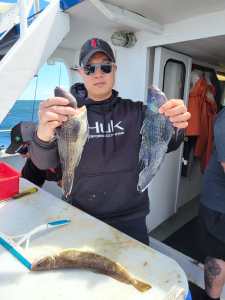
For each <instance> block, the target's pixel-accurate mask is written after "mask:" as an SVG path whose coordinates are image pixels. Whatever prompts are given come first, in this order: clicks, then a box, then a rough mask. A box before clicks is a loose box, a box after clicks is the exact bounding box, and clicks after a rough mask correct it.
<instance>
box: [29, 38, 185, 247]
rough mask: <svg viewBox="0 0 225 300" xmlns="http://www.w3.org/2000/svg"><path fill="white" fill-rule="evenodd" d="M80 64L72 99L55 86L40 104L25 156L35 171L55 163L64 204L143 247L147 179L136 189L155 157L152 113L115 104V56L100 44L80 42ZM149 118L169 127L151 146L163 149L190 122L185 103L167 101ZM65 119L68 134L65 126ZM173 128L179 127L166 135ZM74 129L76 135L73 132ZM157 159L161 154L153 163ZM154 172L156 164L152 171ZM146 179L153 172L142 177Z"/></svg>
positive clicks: (173, 142)
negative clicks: (52, 93) (59, 166)
mask: <svg viewBox="0 0 225 300" xmlns="http://www.w3.org/2000/svg"><path fill="white" fill-rule="evenodd" d="M79 65H80V66H79V68H78V72H79V74H80V75H81V77H82V79H83V81H84V84H81V83H77V84H75V85H73V86H72V87H71V93H72V95H73V96H74V98H75V99H72V98H73V97H72V95H71V94H70V93H67V92H65V91H62V90H61V89H58V90H56V92H55V95H56V97H53V98H51V99H48V100H46V101H44V102H43V103H42V104H41V106H40V112H39V125H38V129H37V132H36V134H35V135H34V138H33V143H32V145H31V158H32V160H33V162H34V163H35V164H36V165H37V166H38V167H39V168H41V169H47V168H54V167H55V166H56V165H57V164H58V162H59V159H60V160H61V164H62V169H63V174H64V179H63V190H64V196H65V200H66V201H68V202H69V203H71V204H72V205H74V206H76V207H78V208H79V209H81V210H83V211H85V212H87V213H89V214H91V215H93V216H95V217H97V218H99V219H101V220H103V221H104V222H106V223H108V224H110V225H112V226H114V227H115V228H117V229H119V230H121V231H123V232H125V233H127V234H128V235H130V236H132V237H134V238H135V239H137V240H139V241H141V242H143V243H145V244H148V234H147V228H146V224H145V218H146V215H147V214H148V213H149V200H148V193H147V190H146V188H147V186H148V184H149V180H150V179H149V180H148V182H147V184H145V185H144V187H143V188H142V187H141V188H140V185H138V184H139V183H140V178H139V174H140V172H141V171H142V170H143V164H144V166H145V168H147V167H149V166H151V163H150V164H149V160H151V157H152V158H153V157H154V156H152V155H151V154H152V153H151V152H152V151H149V149H150V148H151V147H152V145H150V146H149V147H150V148H149V147H148V145H149V144H148V142H149V136H147V137H146V136H144V134H145V132H147V131H148V130H146V129H148V128H150V130H153V134H155V132H154V130H155V128H156V126H151V119H150V115H151V114H149V111H150V110H151V108H149V107H147V106H145V105H144V104H143V103H142V102H133V101H131V100H128V99H122V98H120V97H119V95H118V92H117V91H115V90H114V89H113V86H114V82H115V76H116V70H117V66H116V61H115V57H114V53H113V51H112V49H111V47H110V45H109V44H108V43H107V42H105V41H104V40H101V39H98V38H93V39H90V40H88V41H86V42H85V43H84V45H83V46H82V48H81V52H80V58H79ZM57 91H58V92H57ZM157 92H158V91H157ZM157 95H159V97H163V98H161V99H163V101H161V102H160V103H161V104H162V103H164V102H165V101H164V100H165V97H164V96H163V95H162V93H161V92H158V94H157ZM157 97H158V96H157ZM74 103H75V104H74ZM154 110H155V107H154V108H153V111H154ZM146 111H148V113H146ZM154 113H156V116H159V118H161V119H160V122H159V123H157V122H158V119H154V120H156V122H155V123H154V125H157V124H159V125H160V126H161V125H162V118H163V119H164V120H167V121H168V120H169V122H170V124H171V125H172V126H170V127H171V128H172V129H171V128H170V129H169V130H167V129H168V128H169V127H168V126H167V125H166V124H167V123H165V122H164V123H163V124H164V127H163V129H161V130H160V132H159V131H157V134H155V136H156V137H157V147H160V149H161V145H163V147H164V148H163V149H164V150H163V152H166V151H167V152H169V151H172V150H175V149H177V147H178V146H179V145H180V144H181V142H182V139H183V129H184V128H186V127H187V125H188V123H187V121H188V119H189V118H190V114H189V113H188V112H187V109H186V107H185V105H184V102H183V101H182V100H180V99H171V100H168V101H166V102H165V103H164V104H162V105H161V106H160V108H159V109H158V108H157V109H156V110H155V111H154ZM81 115H82V118H81V117H80V116H81ZM71 120H73V121H72V124H73V125H72V126H73V130H72V131H71V126H69V125H68V124H71ZM146 120H147V121H148V122H146ZM86 122H88V126H86ZM149 126H150V127H149ZM143 127H144V129H145V130H143ZM82 128H83V129H82ZM86 128H87V129H88V131H87V132H86ZM160 128H161V127H160ZM174 128H177V129H179V130H177V132H176V134H173V135H172V134H171V135H170V133H171V130H173V131H174ZM64 129H66V130H64ZM67 129H68V130H67ZM81 129H82V134H79V133H80V130H81ZM71 132H73V133H74V147H73V144H72V141H71V140H70V138H69V136H70V137H71ZM165 136H166V137H167V141H166V138H165ZM171 136H172V137H171ZM159 137H160V138H159ZM57 143H58V145H59V147H58V145H57ZM165 145H166V147H165ZM153 146H155V145H153ZM167 146H168V147H167ZM157 147H156V148H155V149H158V148H157ZM71 153H72V155H71ZM149 153H150V155H149ZM154 153H160V151H159V152H158V151H154ZM73 154H74V155H73ZM164 154H165V153H163V154H162V155H161V154H160V157H159V158H160V159H159V161H160V160H161V159H162V157H163V155H164ZM68 157H70V158H68ZM157 160H158V157H157ZM158 165H159V164H158ZM71 166H74V167H73V174H72V185H71V183H70V184H69V186H68V182H69V181H68V180H67V179H68V178H69V177H71V173H70V172H69V171H70V170H69V169H70V168H71ZM154 167H155V166H154ZM157 169H158V166H157V167H156V168H155V171H154V173H155V172H156V171H157ZM147 173H149V168H148V172H147ZM69 174H70V175H69ZM152 176H154V174H152V175H151V176H149V178H152ZM73 177H74V178H73ZM70 185H71V188H70ZM137 186H139V188H137Z"/></svg>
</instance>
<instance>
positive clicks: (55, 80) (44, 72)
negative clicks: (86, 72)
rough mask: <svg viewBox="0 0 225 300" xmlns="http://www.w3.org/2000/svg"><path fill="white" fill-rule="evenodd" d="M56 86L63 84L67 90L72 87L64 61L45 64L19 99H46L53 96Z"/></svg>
mask: <svg viewBox="0 0 225 300" xmlns="http://www.w3.org/2000/svg"><path fill="white" fill-rule="evenodd" d="M56 86H61V87H63V88H65V89H66V90H69V87H70V82H69V76H68V72H67V69H66V67H65V65H64V64H63V63H62V62H56V63H55V64H53V65H48V64H45V65H43V67H42V68H41V69H40V70H39V72H38V76H37V77H34V78H33V79H32V80H31V81H30V83H29V84H28V86H27V88H26V89H25V90H24V92H23V94H22V95H21V96H20V98H19V99H18V100H33V99H35V100H45V99H47V98H49V97H50V96H53V92H54V88H55V87H56ZM35 90H36V95H35Z"/></svg>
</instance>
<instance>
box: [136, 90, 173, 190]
mask: <svg viewBox="0 0 225 300" xmlns="http://www.w3.org/2000/svg"><path fill="white" fill-rule="evenodd" d="M166 101H167V98H166V96H165V94H164V93H162V92H161V91H160V90H159V89H158V88H156V87H151V88H150V90H149V95H148V101H147V109H146V112H145V119H144V122H143V126H142V129H141V135H142V142H141V147H140V152H139V161H140V162H141V164H142V165H143V166H144V168H143V169H142V171H141V172H140V174H139V180H138V186H137V189H138V191H139V192H143V191H145V190H146V188H147V187H148V186H149V184H150V182H151V180H152V178H153V177H154V176H155V174H156V172H157V170H158V169H159V167H160V165H161V163H162V162H163V159H164V157H165V154H166V151H167V149H168V144H169V141H170V139H171V137H172V135H173V132H174V128H173V126H172V123H171V122H170V120H169V119H168V117H166V116H165V115H163V114H160V113H159V112H158V111H159V108H160V106H161V105H163V104H164V103H165V102H166Z"/></svg>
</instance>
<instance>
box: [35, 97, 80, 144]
mask: <svg viewBox="0 0 225 300" xmlns="http://www.w3.org/2000/svg"><path fill="white" fill-rule="evenodd" d="M68 104H69V101H68V100H67V99H66V98H61V97H53V98H51V99H48V100H46V101H43V102H42V103H41V104H40V108H39V125H38V129H37V136H38V138H39V139H40V140H42V141H45V142H49V141H50V140H51V139H52V138H53V137H54V133H55V128H56V127H58V126H60V125H62V123H63V122H65V121H67V120H68V117H69V116H73V115H75V114H76V113H77V110H79V109H74V108H72V107H70V106H67V105H68Z"/></svg>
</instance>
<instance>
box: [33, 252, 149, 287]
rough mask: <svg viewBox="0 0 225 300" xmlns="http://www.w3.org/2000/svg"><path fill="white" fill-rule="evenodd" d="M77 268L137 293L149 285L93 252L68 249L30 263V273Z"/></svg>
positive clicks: (115, 263)
mask: <svg viewBox="0 0 225 300" xmlns="http://www.w3.org/2000/svg"><path fill="white" fill-rule="evenodd" d="M65 268H79V269H88V270H92V271H94V272H96V273H100V274H104V275H107V276H110V277H112V278H114V279H116V280H118V281H121V282H123V283H126V284H131V285H133V286H134V287H135V288H136V289H137V290H138V291H140V292H145V291H147V290H149V289H150V288H151V285H150V284H148V283H145V282H142V281H140V280H137V279H136V278H134V277H133V276H131V275H130V274H129V272H128V271H127V270H126V269H125V268H124V267H123V266H122V265H120V264H119V263H117V262H114V261H112V260H110V259H109V258H107V257H105V256H103V255H100V254H96V253H94V252H88V251H79V250H77V249H74V248H68V249H63V250H60V251H58V252H57V253H56V254H54V255H51V256H45V257H43V258H40V259H37V260H36V261H34V262H33V263H32V267H31V271H47V270H54V269H65Z"/></svg>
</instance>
